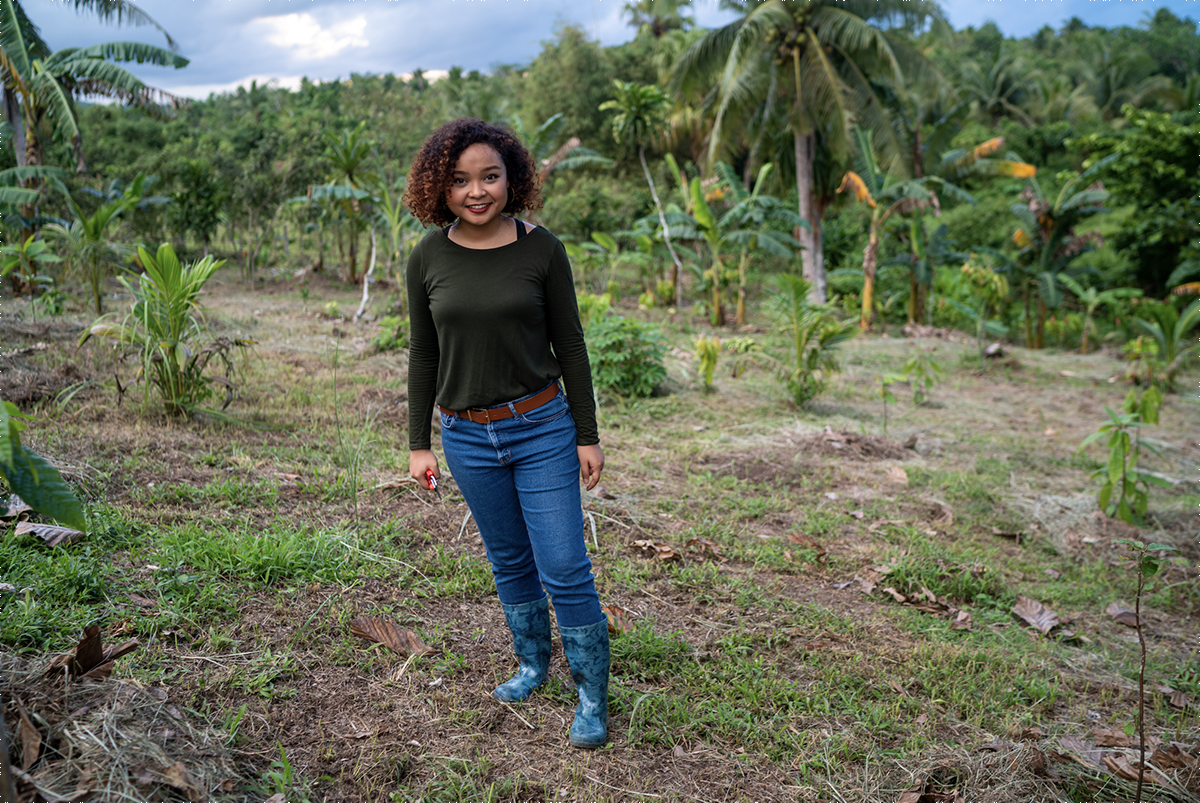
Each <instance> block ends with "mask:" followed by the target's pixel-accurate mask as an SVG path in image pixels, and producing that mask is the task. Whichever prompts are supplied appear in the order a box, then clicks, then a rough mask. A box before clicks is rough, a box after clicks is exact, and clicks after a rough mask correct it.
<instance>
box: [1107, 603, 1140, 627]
mask: <svg viewBox="0 0 1200 803" xmlns="http://www.w3.org/2000/svg"><path fill="white" fill-rule="evenodd" d="M1104 612H1105V613H1107V614H1108V615H1109V616H1111V617H1112V618H1113V619H1114V620H1116V621H1118V622H1120V623H1121V624H1123V625H1125V626H1126V627H1137V626H1138V620H1137V614H1136V613H1134V612H1133V611H1131V610H1129V609H1128V608H1126V607H1125V606H1124V605H1122V604H1121V603H1119V602H1113V603H1110V604H1109V606H1108V607H1107V608H1105V609H1104Z"/></svg>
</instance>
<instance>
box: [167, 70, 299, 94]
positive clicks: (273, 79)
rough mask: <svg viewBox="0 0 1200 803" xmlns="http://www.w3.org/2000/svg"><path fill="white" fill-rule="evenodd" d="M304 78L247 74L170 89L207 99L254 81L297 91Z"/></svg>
mask: <svg viewBox="0 0 1200 803" xmlns="http://www.w3.org/2000/svg"><path fill="white" fill-rule="evenodd" d="M302 78H303V76H299V75H285V76H272V75H247V76H246V77H245V78H239V79H238V80H236V81H228V82H226V83H222V84H181V85H172V86H171V87H170V89H169V90H168V91H170V92H171V93H173V94H176V95H183V96H184V97H185V98H192V99H193V100H205V99H206V98H207V97H208V96H209V95H210V94H213V93H216V94H218V95H224V94H226V93H229V92H236V91H237V89H238V87H240V86H244V87H246V88H247V89H249V88H250V84H251V83H252V82H254V81H258V85H259V86H270V87H283V88H285V89H290V90H292V91H293V92H295V91H296V90H298V89H299V88H300V81H301V80H302Z"/></svg>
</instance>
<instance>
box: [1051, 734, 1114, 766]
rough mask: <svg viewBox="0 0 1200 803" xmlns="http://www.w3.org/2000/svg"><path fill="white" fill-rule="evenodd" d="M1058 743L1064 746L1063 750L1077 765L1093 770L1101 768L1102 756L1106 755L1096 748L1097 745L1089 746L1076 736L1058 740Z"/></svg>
mask: <svg viewBox="0 0 1200 803" xmlns="http://www.w3.org/2000/svg"><path fill="white" fill-rule="evenodd" d="M1058 743H1059V744H1060V745H1061V746H1062V748H1063V750H1066V751H1067V755H1068V756H1070V757H1071V758H1072V759H1073V760H1075V761H1076V762H1077V763H1079V764H1082V765H1083V766H1085V767H1089V768H1091V769H1096V768H1097V767H1099V766H1101V764H1100V756H1102V755H1103V754H1104V751H1103V750H1101V749H1100V748H1099V747H1096V745H1094V744H1087V743H1085V742H1083V741H1080V740H1079V739H1077V738H1075V737H1074V736H1064V737H1062V738H1061V739H1059V740H1058Z"/></svg>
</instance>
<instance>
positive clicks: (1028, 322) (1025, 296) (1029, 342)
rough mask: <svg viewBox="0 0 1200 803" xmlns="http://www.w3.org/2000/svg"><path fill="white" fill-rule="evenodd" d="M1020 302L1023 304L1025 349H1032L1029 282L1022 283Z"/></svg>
mask: <svg viewBox="0 0 1200 803" xmlns="http://www.w3.org/2000/svg"><path fill="white" fill-rule="evenodd" d="M1022 285H1023V291H1022V294H1021V300H1022V301H1023V302H1024V304H1025V348H1027V349H1031V348H1033V318H1031V317H1030V314H1029V282H1028V281H1025V282H1022Z"/></svg>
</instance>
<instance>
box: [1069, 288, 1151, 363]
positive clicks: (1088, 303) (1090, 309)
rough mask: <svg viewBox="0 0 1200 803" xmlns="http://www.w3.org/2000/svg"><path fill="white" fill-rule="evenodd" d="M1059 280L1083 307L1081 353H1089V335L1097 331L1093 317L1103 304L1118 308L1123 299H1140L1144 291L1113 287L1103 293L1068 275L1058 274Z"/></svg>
mask: <svg viewBox="0 0 1200 803" xmlns="http://www.w3.org/2000/svg"><path fill="white" fill-rule="evenodd" d="M1058 280H1059V281H1060V282H1062V283H1063V284H1064V285H1066V288H1067V289H1068V290H1070V291H1071V293H1072V294H1074V296H1075V300H1077V301H1078V302H1079V303H1080V304H1082V305H1083V309H1084V312H1083V342H1082V343H1080V344H1079V353H1080V354H1087V353H1088V335H1089V334H1091V333H1092V332H1094V331H1095V329H1096V324H1095V321H1093V320H1092V317H1093V316H1094V315H1095V314H1096V308H1097V307H1099V306H1100V305H1101V304H1106V305H1110V306H1116V305H1117V304H1118V303H1119V302H1120V300H1121V299H1123V298H1138V297H1139V296H1141V294H1142V291H1141V290H1139V289H1137V288H1136V287H1113V288H1110V289H1108V290H1105V291H1103V292H1100V291H1098V290H1096V288H1095V287H1086V288H1085V287H1084V286H1083V285H1082V284H1080V283H1079V282H1077V281H1076V280H1075V279H1074V278H1072V277H1071V276H1069V275H1068V274H1066V273H1060V274H1058Z"/></svg>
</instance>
